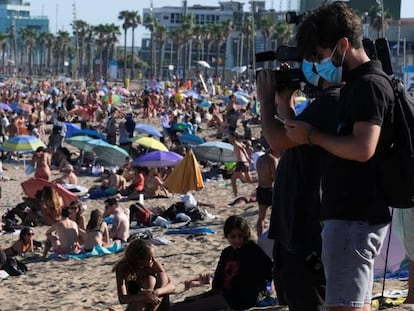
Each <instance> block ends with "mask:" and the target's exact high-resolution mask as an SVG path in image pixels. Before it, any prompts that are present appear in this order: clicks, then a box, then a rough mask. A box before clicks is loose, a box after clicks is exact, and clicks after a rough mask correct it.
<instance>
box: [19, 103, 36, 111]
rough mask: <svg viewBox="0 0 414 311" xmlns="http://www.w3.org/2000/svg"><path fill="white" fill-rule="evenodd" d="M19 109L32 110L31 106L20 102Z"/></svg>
mask: <svg viewBox="0 0 414 311" xmlns="http://www.w3.org/2000/svg"><path fill="white" fill-rule="evenodd" d="M19 109H21V110H23V111H25V112H32V109H33V106H32V105H30V104H25V103H20V104H19Z"/></svg>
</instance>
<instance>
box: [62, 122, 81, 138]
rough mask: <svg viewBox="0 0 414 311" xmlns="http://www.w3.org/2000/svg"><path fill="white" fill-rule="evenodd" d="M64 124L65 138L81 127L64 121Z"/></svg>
mask: <svg viewBox="0 0 414 311" xmlns="http://www.w3.org/2000/svg"><path fill="white" fill-rule="evenodd" d="M65 125H66V138H69V137H72V136H73V134H74V133H76V132H79V131H80V130H81V127H80V126H79V125H78V124H75V123H70V122H65Z"/></svg>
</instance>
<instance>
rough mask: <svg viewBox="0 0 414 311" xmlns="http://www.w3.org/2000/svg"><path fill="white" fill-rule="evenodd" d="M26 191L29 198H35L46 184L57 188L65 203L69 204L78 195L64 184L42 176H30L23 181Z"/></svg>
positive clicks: (22, 184)
mask: <svg viewBox="0 0 414 311" xmlns="http://www.w3.org/2000/svg"><path fill="white" fill-rule="evenodd" d="M21 186H22V188H23V191H24V193H25V194H26V195H27V196H28V197H29V198H35V195H36V192H37V191H39V190H42V189H43V188H44V187H45V186H50V187H52V188H55V189H56V190H57V193H58V194H59V195H60V196H61V197H62V199H63V204H64V205H65V206H68V205H69V204H70V202H72V201H75V200H77V199H78V197H77V196H76V195H75V194H73V193H72V192H70V191H69V190H67V189H65V188H64V187H63V186H62V185H60V184H57V183H54V182H51V181H48V180H46V179H42V178H30V179H28V180H26V181H24V182H22V183H21Z"/></svg>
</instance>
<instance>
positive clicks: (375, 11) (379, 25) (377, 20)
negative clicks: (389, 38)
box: [368, 5, 392, 38]
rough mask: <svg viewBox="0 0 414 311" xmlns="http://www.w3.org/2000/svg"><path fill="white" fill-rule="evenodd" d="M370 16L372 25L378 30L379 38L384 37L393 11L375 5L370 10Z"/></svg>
mask: <svg viewBox="0 0 414 311" xmlns="http://www.w3.org/2000/svg"><path fill="white" fill-rule="evenodd" d="M368 16H369V17H370V23H369V24H370V26H371V27H372V28H374V29H375V30H376V31H377V38H379V37H380V36H382V37H383V36H384V32H385V29H387V28H388V22H389V21H390V20H391V19H392V16H391V13H390V12H389V11H388V10H385V9H384V10H382V9H381V6H380V5H373V6H371V7H370V8H369V10H368ZM381 34H382V35H381Z"/></svg>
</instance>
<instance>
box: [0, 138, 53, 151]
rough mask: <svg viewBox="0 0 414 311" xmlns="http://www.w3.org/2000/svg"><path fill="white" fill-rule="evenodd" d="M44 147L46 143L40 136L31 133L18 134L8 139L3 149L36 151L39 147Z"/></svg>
mask: <svg viewBox="0 0 414 311" xmlns="http://www.w3.org/2000/svg"><path fill="white" fill-rule="evenodd" d="M39 147H44V148H46V145H45V144H44V142H43V141H41V140H40V139H39V138H37V137H35V136H31V135H18V136H14V137H12V138H9V139H8V140H6V141H5V142H4V143H3V145H2V146H1V149H2V150H3V151H7V152H20V153H27V152H34V151H36V149H37V148H39Z"/></svg>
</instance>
